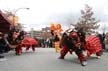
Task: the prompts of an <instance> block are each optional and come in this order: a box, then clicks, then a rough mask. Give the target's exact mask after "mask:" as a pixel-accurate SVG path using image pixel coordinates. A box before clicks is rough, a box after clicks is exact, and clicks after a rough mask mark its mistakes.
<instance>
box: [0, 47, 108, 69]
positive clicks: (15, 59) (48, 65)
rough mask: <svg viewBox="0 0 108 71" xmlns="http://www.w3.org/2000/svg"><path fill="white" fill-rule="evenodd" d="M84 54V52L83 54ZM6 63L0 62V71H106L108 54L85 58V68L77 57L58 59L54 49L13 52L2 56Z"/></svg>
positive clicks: (69, 55)
mask: <svg viewBox="0 0 108 71" xmlns="http://www.w3.org/2000/svg"><path fill="white" fill-rule="evenodd" d="M84 53H86V52H84ZM4 55H5V57H6V58H7V60H6V61H3V62H0V71H108V53H107V52H104V53H103V55H102V57H101V58H100V59H97V58H96V56H95V55H92V56H91V57H90V58H88V57H86V58H87V62H88V64H87V66H81V64H80V62H79V60H78V59H77V56H76V55H75V54H74V53H73V54H72V55H71V54H69V53H68V54H67V55H66V57H65V59H64V60H61V59H58V57H59V55H60V53H56V52H55V49H54V48H37V49H36V51H35V52H32V50H29V51H27V52H26V51H25V49H24V50H23V54H22V55H20V56H16V55H15V52H14V51H10V52H9V53H5V54H4Z"/></svg>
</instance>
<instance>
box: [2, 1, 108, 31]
mask: <svg viewBox="0 0 108 71" xmlns="http://www.w3.org/2000/svg"><path fill="white" fill-rule="evenodd" d="M85 4H88V5H89V6H91V7H92V8H93V12H94V16H95V17H96V19H97V20H100V24H101V25H103V26H104V24H108V0H0V9H1V10H9V11H12V12H14V11H15V10H17V9H19V8H30V9H29V10H26V9H20V10H19V11H17V12H16V15H17V16H19V22H20V23H23V24H25V26H26V27H27V28H26V30H30V28H34V29H36V30H40V29H41V28H44V27H46V26H50V23H51V22H54V23H61V24H62V25H63V28H66V27H68V26H69V24H70V23H75V22H76V21H77V20H78V18H80V10H81V9H84V6H85ZM106 28H108V26H107V25H106ZM100 29H101V30H102V26H101V27H100Z"/></svg>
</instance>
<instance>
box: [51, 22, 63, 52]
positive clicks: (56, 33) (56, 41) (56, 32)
mask: <svg viewBox="0 0 108 71" xmlns="http://www.w3.org/2000/svg"><path fill="white" fill-rule="evenodd" d="M50 30H51V34H52V37H53V46H54V47H55V50H56V52H59V51H60V42H61V35H60V33H61V32H62V31H63V30H62V26H61V25H60V24H56V25H55V24H53V23H51V25H50Z"/></svg>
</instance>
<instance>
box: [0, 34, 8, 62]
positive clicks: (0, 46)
mask: <svg viewBox="0 0 108 71" xmlns="http://www.w3.org/2000/svg"><path fill="white" fill-rule="evenodd" d="M5 47H7V44H6V42H5V40H4V35H3V33H1V32H0V61H5V60H6V58H5V57H4V56H3V55H2V54H3V53H4V51H5V49H6V48H5Z"/></svg>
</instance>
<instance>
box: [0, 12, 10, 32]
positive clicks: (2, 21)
mask: <svg viewBox="0 0 108 71" xmlns="http://www.w3.org/2000/svg"><path fill="white" fill-rule="evenodd" d="M11 25H12V22H11V21H10V20H9V19H8V18H7V17H6V15H5V14H4V13H3V12H2V11H1V10H0V32H3V33H8V32H9V30H10V26H11Z"/></svg>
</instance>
